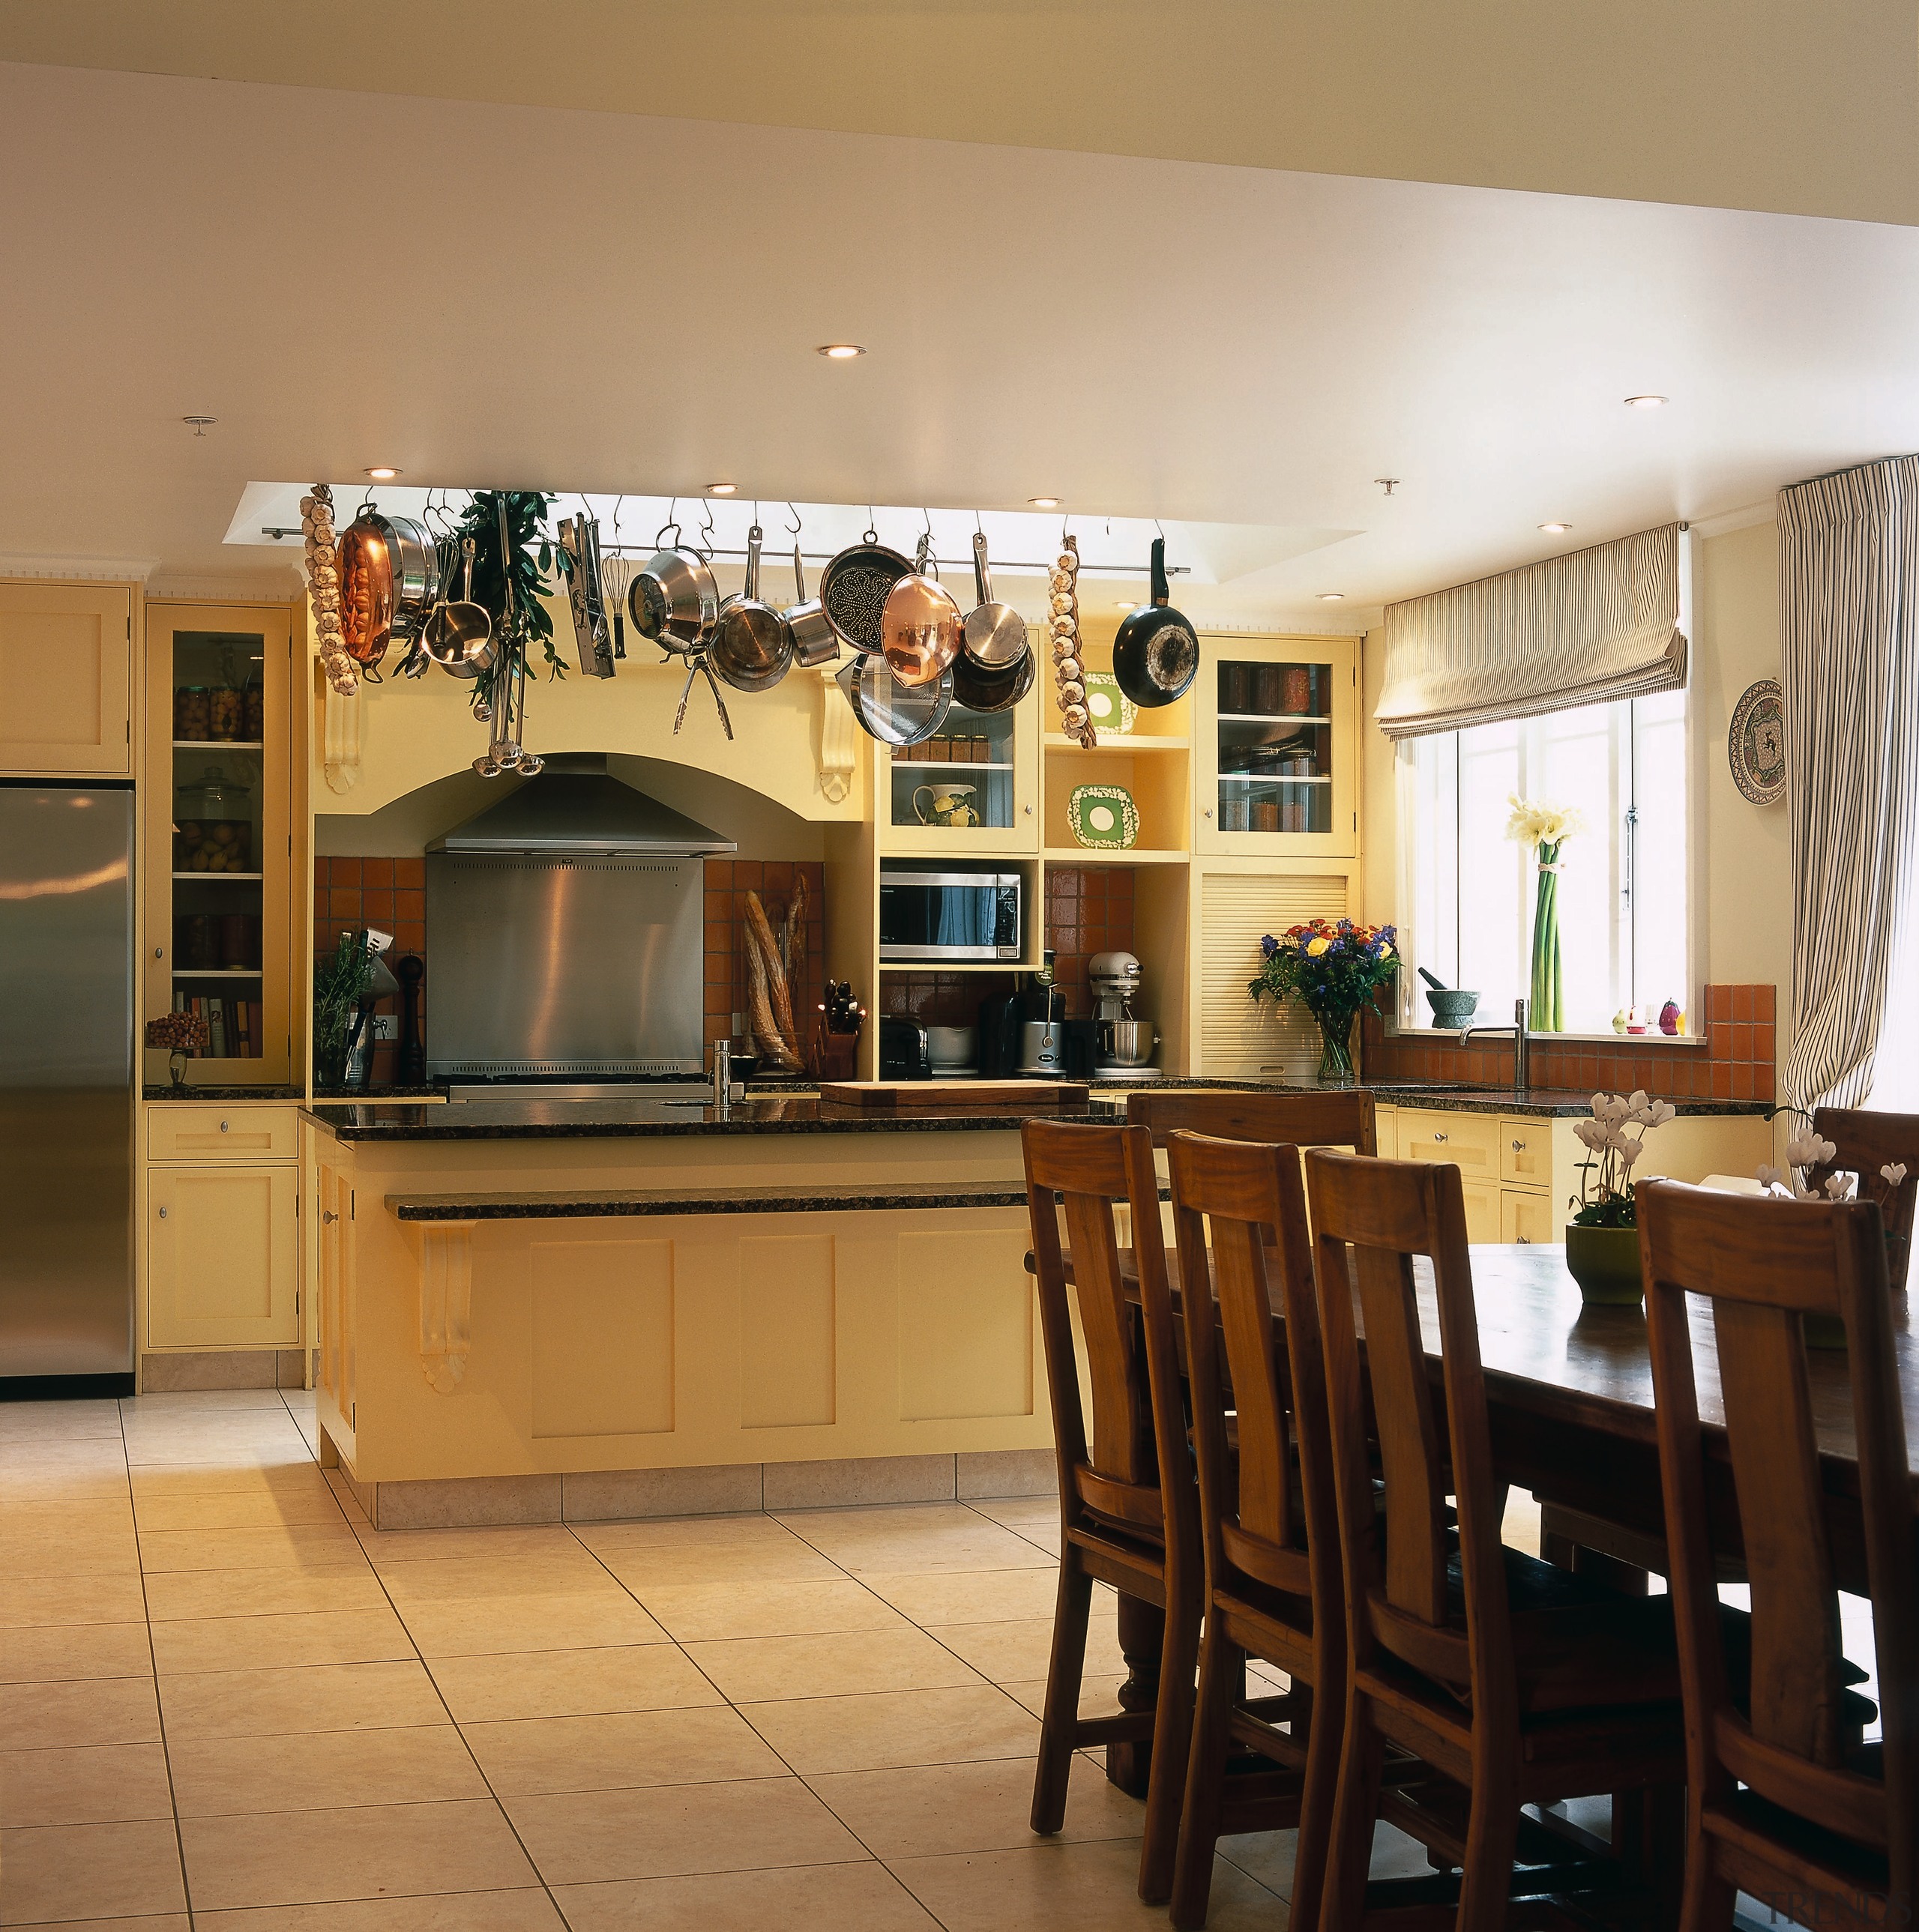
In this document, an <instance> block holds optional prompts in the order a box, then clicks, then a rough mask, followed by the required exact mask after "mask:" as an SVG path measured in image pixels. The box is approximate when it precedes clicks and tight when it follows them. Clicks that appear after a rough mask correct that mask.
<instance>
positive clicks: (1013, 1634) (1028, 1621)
mask: <svg viewBox="0 0 1919 1932" xmlns="http://www.w3.org/2000/svg"><path fill="white" fill-rule="evenodd" d="M931 1634H932V1636H934V1637H937V1638H938V1640H939V1641H940V1642H941V1643H943V1644H944V1645H945V1646H946V1647H947V1649H949V1650H951V1651H953V1652H956V1653H957V1654H958V1655H959V1656H961V1657H963V1658H965V1659H966V1661H967V1662H968V1663H969V1664H971V1665H972V1667H974V1669H975V1670H977V1671H978V1672H979V1673H980V1674H981V1676H984V1677H989V1678H990V1679H992V1680H993V1682H994V1683H996V1684H1020V1683H1026V1682H1031V1681H1032V1679H1034V1678H1035V1677H1044V1676H1045V1675H1046V1673H1047V1667H1048V1666H1049V1665H1050V1663H1051V1662H1052V1659H1053V1619H1052V1617H1051V1616H1044V1617H1025V1618H1022V1619H1020V1620H1018V1621H1017V1622H1008V1623H999V1624H947V1625H935V1626H932V1627H931ZM1086 1669H1087V1670H1089V1672H1090V1673H1092V1675H1093V1676H1095V1677H1107V1676H1112V1675H1113V1673H1115V1672H1118V1673H1119V1674H1120V1675H1121V1676H1125V1671H1126V1661H1125V1658H1122V1656H1121V1655H1120V1654H1119V1612H1118V1610H1117V1608H1116V1607H1113V1606H1110V1605H1109V1606H1108V1607H1107V1608H1106V1610H1105V1611H1104V1614H1102V1613H1101V1608H1100V1607H1098V1606H1095V1609H1094V1612H1093V1614H1092V1616H1090V1617H1089V1618H1088V1619H1087V1620H1086Z"/></svg>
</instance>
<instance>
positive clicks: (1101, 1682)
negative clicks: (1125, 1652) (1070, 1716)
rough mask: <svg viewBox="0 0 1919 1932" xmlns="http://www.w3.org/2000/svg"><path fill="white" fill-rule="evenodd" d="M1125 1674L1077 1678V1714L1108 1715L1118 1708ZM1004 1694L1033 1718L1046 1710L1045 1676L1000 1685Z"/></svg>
mask: <svg viewBox="0 0 1919 1932" xmlns="http://www.w3.org/2000/svg"><path fill="white" fill-rule="evenodd" d="M1125 1682H1126V1677H1125V1673H1124V1672H1122V1673H1119V1675H1118V1676H1112V1677H1101V1676H1085V1677H1083V1678H1081V1679H1080V1716H1081V1717H1083V1718H1104V1717H1110V1716H1111V1715H1113V1713H1114V1712H1116V1711H1117V1710H1118V1709H1119V1687H1120V1685H1122V1684H1124V1683H1125ZM999 1688H1001V1689H1002V1691H1005V1693H1006V1694H1007V1696H1008V1697H1011V1698H1013V1699H1014V1700H1017V1702H1018V1703H1021V1704H1023V1705H1024V1706H1026V1709H1028V1710H1029V1711H1030V1712H1032V1714H1033V1715H1034V1716H1035V1717H1036V1718H1038V1717H1041V1716H1044V1714H1045V1712H1046V1679H1044V1677H1035V1678H1034V1679H1031V1680H1030V1681H1029V1682H1026V1683H1023V1684H1022V1683H1012V1684H1002V1685H1001V1686H1000V1687H999Z"/></svg>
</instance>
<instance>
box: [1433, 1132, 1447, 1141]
mask: <svg viewBox="0 0 1919 1932" xmlns="http://www.w3.org/2000/svg"><path fill="white" fill-rule="evenodd" d="M1433 1139H1434V1141H1435V1142H1438V1141H1443V1140H1444V1139H1446V1136H1445V1135H1444V1134H1435V1135H1434V1136H1433Z"/></svg>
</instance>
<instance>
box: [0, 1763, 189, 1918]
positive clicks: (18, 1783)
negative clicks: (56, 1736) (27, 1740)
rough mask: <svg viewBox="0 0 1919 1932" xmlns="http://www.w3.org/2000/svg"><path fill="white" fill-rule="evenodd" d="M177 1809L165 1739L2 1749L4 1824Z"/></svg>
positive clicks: (153, 1814) (162, 1814)
mask: <svg viewBox="0 0 1919 1932" xmlns="http://www.w3.org/2000/svg"><path fill="white" fill-rule="evenodd" d="M170 1817H173V1798H172V1796H171V1794H170V1792H169V1790H168V1789H167V1752H166V1749H165V1748H164V1746H163V1745H158V1744H146V1745H78V1746H67V1747H63V1748H59V1749H53V1750H46V1751H0V1826H8V1825H110V1824H118V1823H124V1822H125V1821H127V1820H131V1819H135V1818H170ZM4 1896H5V1882H4V1880H3V1879H0V1897H4Z"/></svg>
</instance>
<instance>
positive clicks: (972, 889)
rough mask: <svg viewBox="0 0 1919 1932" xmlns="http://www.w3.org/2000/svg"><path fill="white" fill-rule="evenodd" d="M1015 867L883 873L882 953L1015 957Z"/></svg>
mask: <svg viewBox="0 0 1919 1932" xmlns="http://www.w3.org/2000/svg"><path fill="white" fill-rule="evenodd" d="M1021 884H1022V881H1021V879H1020V874H1018V873H1017V872H909V871H891V872H889V871H881V874H880V875H879V956H880V957H881V959H908V960H912V959H925V960H935V961H936V960H941V959H1018V958H1019V956H1020V934H1021V932H1022V930H1023V929H1022V927H1021V925H1020V889H1021Z"/></svg>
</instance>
